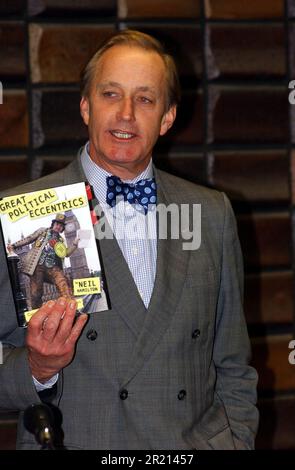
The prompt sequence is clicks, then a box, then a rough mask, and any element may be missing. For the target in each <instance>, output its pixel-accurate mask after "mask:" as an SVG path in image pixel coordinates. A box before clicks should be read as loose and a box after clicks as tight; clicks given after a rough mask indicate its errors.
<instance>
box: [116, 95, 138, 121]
mask: <svg viewBox="0 0 295 470" xmlns="http://www.w3.org/2000/svg"><path fill="white" fill-rule="evenodd" d="M117 117H118V119H122V120H123V121H135V110H134V103H133V100H132V99H131V98H124V99H123V100H122V101H121V103H120V108H119V110H118V113H117Z"/></svg>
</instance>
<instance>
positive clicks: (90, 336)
mask: <svg viewBox="0 0 295 470" xmlns="http://www.w3.org/2000/svg"><path fill="white" fill-rule="evenodd" d="M86 337H87V339H89V341H95V340H96V338H97V331H96V330H93V329H91V330H88V331H87V333H86Z"/></svg>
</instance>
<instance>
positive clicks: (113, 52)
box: [96, 44, 165, 73]
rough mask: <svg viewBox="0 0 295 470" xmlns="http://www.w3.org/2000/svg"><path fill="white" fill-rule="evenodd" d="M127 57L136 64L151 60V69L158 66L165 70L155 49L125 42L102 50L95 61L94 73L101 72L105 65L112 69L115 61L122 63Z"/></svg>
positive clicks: (159, 68)
mask: <svg viewBox="0 0 295 470" xmlns="http://www.w3.org/2000/svg"><path fill="white" fill-rule="evenodd" d="M129 59H130V60H132V59H134V60H135V61H136V63H137V64H138V65H141V64H147V65H148V62H147V59H148V61H152V62H153V70H155V69H156V68H158V70H163V71H165V63H164V60H163V59H162V57H161V56H160V55H159V54H158V53H157V52H156V51H153V50H147V49H144V48H142V47H140V46H136V45H130V46H129V45H127V44H122V45H121V44H117V45H115V46H112V47H110V48H109V49H107V50H106V51H104V52H103V54H102V55H101V57H100V58H99V60H98V61H97V63H96V73H99V72H102V71H103V69H104V68H105V67H106V68H107V69H112V66H113V65H114V63H115V62H116V61H119V62H121V63H122V65H124V62H125V61H128V60H129ZM157 62H158V64H157ZM157 65H158V67H157Z"/></svg>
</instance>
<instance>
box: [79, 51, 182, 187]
mask: <svg viewBox="0 0 295 470" xmlns="http://www.w3.org/2000/svg"><path fill="white" fill-rule="evenodd" d="M166 90H167V83H166V74H165V65H164V63H163V60H162V58H161V57H160V56H159V55H158V54H157V53H155V52H150V51H145V50H143V49H141V48H138V47H129V46H126V45H123V46H114V47H112V48H111V49H109V50H108V51H106V52H105V53H104V54H103V56H102V57H101V59H100V60H99V62H98V64H97V69H96V73H95V76H94V79H93V83H92V87H91V92H90V97H89V99H87V98H85V97H84V98H82V100H81V115H82V117H83V120H84V122H85V124H86V125H88V131H89V139H90V145H89V150H90V156H91V158H92V160H93V161H94V162H95V163H97V164H98V165H100V166H101V167H102V168H104V169H105V170H107V171H109V172H110V173H113V174H116V175H117V176H120V177H121V178H123V179H124V178H125V179H128V178H132V177H134V176H136V175H138V174H139V173H141V172H142V171H143V170H144V169H145V168H146V166H147V165H148V162H149V160H150V159H151V156H152V149H153V147H154V145H155V143H156V141H157V139H158V137H159V135H164V134H165V133H166V132H167V130H168V129H169V128H170V127H171V126H172V124H173V121H174V119H175V115H176V107H175V106H173V107H171V108H170V109H169V110H168V111H167V112H166V108H165V105H166Z"/></svg>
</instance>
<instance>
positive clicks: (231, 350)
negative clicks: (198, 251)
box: [213, 195, 258, 449]
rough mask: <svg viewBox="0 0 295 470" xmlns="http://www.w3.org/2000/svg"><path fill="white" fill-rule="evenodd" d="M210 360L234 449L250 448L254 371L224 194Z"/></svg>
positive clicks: (230, 215) (236, 244)
mask: <svg viewBox="0 0 295 470" xmlns="http://www.w3.org/2000/svg"><path fill="white" fill-rule="evenodd" d="M223 197H224V204H225V212H224V214H225V216H224V229H223V248H222V263H221V283H220V291H219V297H218V305H217V317H216V328H215V342H214V350H213V361H214V364H215V367H216V374H217V375H216V379H217V380H216V394H217V396H218V398H219V399H220V400H221V401H222V403H223V405H224V408H225V411H226V414H227V417H228V421H229V424H230V428H231V431H232V435H233V441H234V444H235V447H236V448H237V449H253V448H254V440H255V435H256V432H257V427H258V411H257V408H256V406H255V404H256V399H257V396H256V387H257V373H256V371H255V369H253V368H252V367H250V366H249V361H250V358H251V352H250V341H249V337H248V332H247V326H246V322H245V317H244V313H243V307H242V302H243V259H242V253H241V249H240V243H239V239H238V235H237V227H236V220H235V217H234V214H233V210H232V208H231V205H230V202H229V201H228V199H227V197H226V196H225V195H223Z"/></svg>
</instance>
